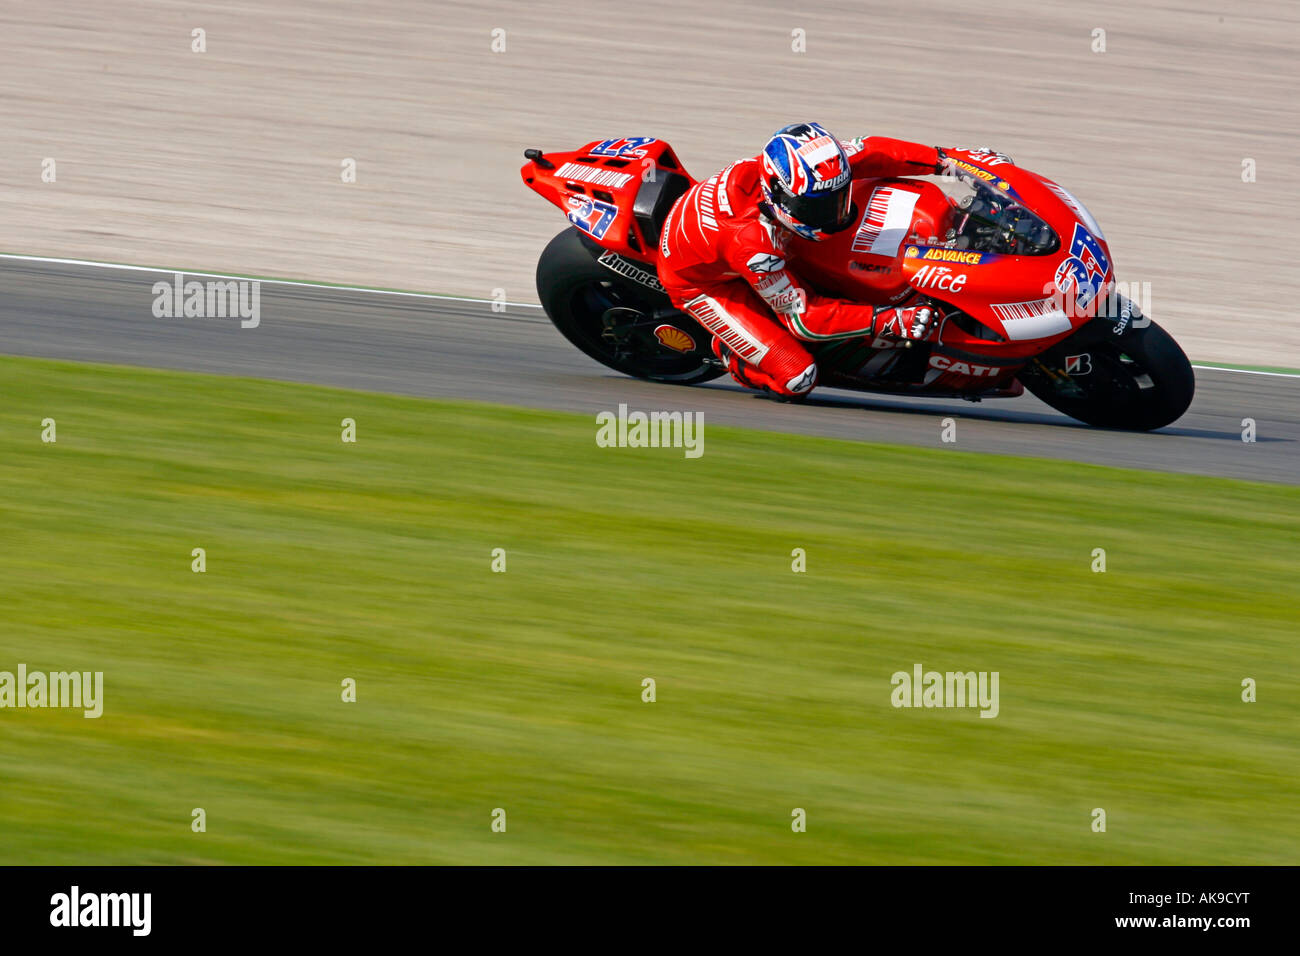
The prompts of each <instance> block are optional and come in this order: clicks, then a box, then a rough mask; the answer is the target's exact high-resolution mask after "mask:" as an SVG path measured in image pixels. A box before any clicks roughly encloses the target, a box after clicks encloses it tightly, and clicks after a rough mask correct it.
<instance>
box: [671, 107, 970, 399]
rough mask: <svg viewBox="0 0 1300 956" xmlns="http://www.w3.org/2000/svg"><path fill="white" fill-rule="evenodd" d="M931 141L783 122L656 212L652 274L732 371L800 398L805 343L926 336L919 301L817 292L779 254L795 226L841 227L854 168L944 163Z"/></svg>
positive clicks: (875, 173)
mask: <svg viewBox="0 0 1300 956" xmlns="http://www.w3.org/2000/svg"><path fill="white" fill-rule="evenodd" d="M950 168H951V167H950V165H949V162H948V160H946V158H945V157H944V155H943V153H942V151H941V150H939V149H938V148H936V147H934V146H922V145H920V144H918V143H909V142H905V141H903V140H897V139H890V138H888V137H883V136H872V137H869V138H865V139H863V138H859V139H855V140H852V141H850V142H841V141H840V140H838V139H836V138H835V137H834V136H832V135H831V134H830V133H828V132H827V131H826V130H825V129H824V128H823V127H822V126H820V125H819V124H817V123H794V124H791V125H789V126H784V127H782V128H781V129H779V130H777V132H776V133H775V134H774V135H773V136H772V138H771V139H770V140H768V142H767V145H766V146H764V147H763V151H762V152H761V153H760V154H759V155H758V156H755V157H753V158H750V159H741V160H738V161H737V162H734V163H732V164H731V165H730V166H727V167H726V168H725V169H723V170H722V171H720V172H718V173H716V174H715V175H714V176H712V177H711V178H709V179H707V180H705V181H703V182H701V183H697V184H696V185H695V186H693V187H691V189H690V190H688V191H687V192H686V193H685V194H684V195H683V196H682V197H681V199H679V200H678V201H677V202H676V203H675V204H674V205H673V208H672V210H671V211H670V212H669V214H668V217H667V218H666V219H665V221H664V226H663V231H662V235H661V238H660V242H659V261H658V272H659V278H660V281H661V282H662V283H663V285H664V288H665V289H666V290H667V291H668V295H669V297H670V298H671V299H672V302H673V305H674V306H676V307H677V308H679V309H682V310H683V311H685V312H688V313H690V315H692V316H693V317H694V318H695V319H696V321H698V322H699V323H700V324H701V325H702V326H704V327H705V328H706V329H708V330H709V331H710V332H712V333H713V352H714V354H715V355H717V357H718V358H719V360H721V361H722V362H723V364H724V365H726V366H727V369H728V370H729V371H730V372H731V375H732V377H733V378H735V379H736V381H738V382H739V383H740V384H741V385H744V386H746V387H749V388H757V389H763V390H765V391H767V392H768V393H769V394H771V395H772V396H773V397H775V398H777V399H778V400H784V401H791V400H798V399H802V398H804V397H806V396H807V395H808V393H809V392H811V391H812V389H813V387H814V386H815V385H816V384H817V363H816V362H815V361H814V360H813V357H812V354H811V353H810V352H809V351H808V349H807V348H805V347H804V345H803V343H804V342H822V341H826V340H829V339H842V338H851V337H856V336H877V335H888V336H892V337H896V338H899V339H911V340H917V341H924V340H925V339H926V338H928V337H929V336H930V335H931V334H932V333H933V331H934V329H933V326H932V320H933V317H934V311H933V310H932V309H931V308H929V307H928V306H927V305H925V304H924V303H918V304H915V305H911V306H900V305H891V306H872V305H863V304H860V303H855V302H849V301H846V300H843V299H836V298H831V297H828V296H823V295H819V294H817V293H816V292H814V291H813V290H811V289H810V288H808V286H807V285H806V284H805V283H804V282H803V281H801V280H800V278H799V277H798V276H797V275H796V274H795V273H794V271H793V270H791V269H790V267H789V266H788V265H787V264H786V261H785V250H786V247H787V244H788V242H789V241H790V238H791V237H792V236H799V237H801V238H803V239H808V240H811V241H813V242H818V241H821V240H822V239H825V238H826V237H827V236H829V235H832V234H834V233H836V232H840V231H842V230H844V229H847V228H848V227H849V226H851V225H852V224H853V222H854V221H855V219H856V218H857V216H856V210H855V209H854V208H853V207H852V198H851V195H850V191H851V187H852V181H853V179H855V178H866V177H888V176H923V175H930V174H935V173H942V172H945V171H946V170H948V169H950Z"/></svg>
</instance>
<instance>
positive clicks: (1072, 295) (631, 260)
mask: <svg viewBox="0 0 1300 956" xmlns="http://www.w3.org/2000/svg"><path fill="white" fill-rule="evenodd" d="M946 153H947V155H948V157H949V158H950V159H951V160H953V165H954V166H955V169H954V172H953V174H952V175H951V176H946V177H943V178H941V179H940V181H939V182H935V181H933V180H929V179H867V180H859V181H857V182H855V183H854V184H853V201H854V204H855V205H856V211H855V214H854V215H855V219H856V218H857V217H860V219H858V220H857V225H856V227H850V228H848V229H846V230H844V231H843V232H840V233H837V234H835V235H833V236H831V237H830V238H828V239H826V240H824V241H822V242H809V241H807V240H804V239H801V238H798V237H792V238H791V240H790V244H789V248H788V258H789V259H790V261H791V263H792V264H793V265H794V267H795V269H796V270H797V271H798V273H799V275H800V276H802V277H803V278H804V280H805V281H806V282H808V283H809V284H810V285H812V286H814V287H815V288H816V289H817V290H818V291H819V292H822V293H823V294H826V295H834V296H838V297H840V298H845V299H852V300H858V301H862V302H869V303H873V304H881V303H892V302H900V301H902V300H904V299H907V298H908V297H910V296H912V295H914V294H916V293H919V294H920V295H922V296H924V297H925V298H926V299H928V300H929V301H930V302H931V303H932V304H933V306H934V308H935V309H936V310H937V312H938V313H939V317H938V318H936V322H937V323H938V332H937V334H936V335H934V336H933V337H932V339H931V340H930V341H929V342H925V343H913V342H910V341H900V340H897V339H892V338H888V337H884V336H881V337H877V338H875V339H871V338H868V337H864V338H858V339H847V340H839V341H833V342H829V343H824V344H817V343H805V345H806V346H807V347H808V348H809V349H810V350H811V351H812V352H813V353H814V354H815V355H816V359H817V365H818V368H819V370H820V374H819V382H820V383H821V384H822V385H826V386H830V387H834V388H845V389H853V390H856V391H872V392H891V393H894V394H907V395H927V396H943V397H959V398H963V399H968V400H971V401H980V400H982V399H984V398H1001V397H1015V396H1018V395H1021V394H1023V392H1024V389H1026V388H1028V389H1029V390H1030V391H1031V392H1032V393H1033V394H1034V395H1036V396H1038V398H1040V399H1042V400H1043V401H1044V402H1046V403H1047V404H1048V405H1051V406H1052V407H1053V408H1055V409H1058V410H1059V411H1062V412H1064V413H1065V414H1067V415H1069V416H1071V417H1073V418H1076V419H1078V420H1079V421H1082V422H1086V423H1087V424H1089V425H1097V426H1103V427H1111V428H1126V429H1135V430H1148V429H1153V428H1161V427H1163V426H1165V425H1168V424H1169V423H1171V422H1173V421H1175V420H1177V419H1178V418H1179V416H1181V415H1182V414H1183V412H1185V411H1186V410H1187V407H1188V405H1190V404H1191V401H1192V394H1193V392H1194V391H1195V387H1196V386H1195V376H1194V375H1193V373H1192V366H1191V363H1190V362H1188V360H1187V356H1186V355H1184V354H1183V351H1182V349H1181V348H1179V346H1178V343H1177V342H1175V341H1174V340H1173V338H1172V337H1171V336H1170V335H1169V334H1168V333H1167V332H1165V331H1164V329H1162V328H1160V327H1159V326H1158V325H1156V324H1155V323H1154V322H1152V321H1151V320H1150V319H1148V318H1147V317H1145V316H1144V315H1143V314H1142V312H1141V310H1140V309H1139V307H1138V305H1137V304H1136V303H1135V302H1133V301H1131V300H1130V299H1128V298H1127V297H1125V296H1123V295H1120V294H1118V293H1117V292H1116V289H1115V280H1114V270H1113V267H1112V259H1111V254H1110V248H1109V246H1108V245H1107V244H1106V239H1105V237H1104V236H1103V235H1102V232H1101V229H1100V227H1099V226H1098V225H1097V223H1096V221H1095V220H1094V219H1093V217H1092V215H1091V214H1090V213H1089V212H1088V210H1087V209H1086V208H1085V207H1084V206H1083V204H1082V203H1080V202H1079V201H1078V200H1077V199H1076V198H1075V197H1074V196H1073V195H1071V194H1070V193H1069V192H1067V191H1066V190H1065V189H1063V188H1062V187H1061V186H1059V185H1057V184H1056V183H1054V182H1052V181H1051V180H1050V179H1047V178H1046V177H1043V176H1040V175H1038V174H1037V173H1033V172H1030V171H1029V170H1027V169H1024V168H1022V167H1019V166H1016V165H1014V164H1013V163H1012V162H1011V161H1010V160H1009V159H1007V158H1006V157H1005V156H1002V155H1001V154H1000V153H994V152H988V151H981V150H968V149H953V150H946ZM524 156H525V158H526V159H527V160H528V162H527V163H525V165H524V167H523V169H522V170H521V174H522V176H523V179H524V182H525V183H526V184H527V185H528V186H529V187H531V188H532V189H533V190H535V191H536V192H538V193H540V194H541V195H542V196H544V197H545V198H546V199H548V200H550V201H551V202H552V203H554V204H555V205H556V206H558V207H559V208H560V209H562V210H564V212H565V213H567V215H568V218H569V222H570V223H571V226H570V228H569V229H566V230H565V231H564V232H562V233H560V234H559V235H558V236H556V237H555V238H554V239H552V240H551V242H550V244H549V245H548V246H547V247H546V249H545V251H544V252H543V253H542V257H541V260H540V261H539V262H538V265H537V291H538V295H539V296H540V297H541V302H542V306H543V308H544V309H545V310H546V314H547V315H548V316H549V317H550V319H551V321H552V322H553V323H554V324H555V326H556V328H558V329H559V330H560V332H561V333H562V334H563V335H564V336H565V338H567V339H568V340H569V341H570V342H572V343H573V344H574V345H576V346H577V347H578V348H580V349H581V350H582V351H584V352H586V353H587V354H588V355H590V356H591V357H592V358H594V359H596V360H597V361H598V362H602V363H604V364H605V365H607V366H609V367H610V368H613V369H616V370H618V371H620V372H624V373H626V374H628V375H633V376H636V377H638V378H646V379H652V380H654V381H660V382H674V383H678V384H694V383H697V382H704V381H708V380H709V379H712V378H716V377H717V376H719V375H721V374H723V369H722V368H721V366H720V363H719V362H718V361H717V360H716V359H715V358H714V356H713V353H712V351H711V349H710V347H709V343H710V333H709V332H707V331H706V330H705V329H704V328H702V327H701V326H700V325H698V324H697V323H696V322H695V320H694V319H692V318H691V317H690V316H688V315H686V314H685V313H683V312H681V311H679V310H677V309H675V308H673V306H672V304H671V303H670V302H669V300H668V297H667V295H666V294H665V293H664V290H663V287H662V285H660V283H659V278H658V275H657V274H656V270H655V261H656V253H657V246H658V241H659V231H660V228H661V227H662V225H663V222H664V219H665V218H666V217H667V215H668V211H669V210H670V209H671V208H672V205H673V203H674V202H676V201H677V199H679V198H680V197H681V196H682V194H683V193H685V192H686V191H687V190H688V189H689V188H690V187H691V186H693V185H694V184H695V181H694V180H693V179H692V178H691V177H690V175H689V174H688V173H687V172H686V170H685V169H684V168H683V167H682V164H681V162H680V161H679V160H678V158H677V155H676V154H675V153H674V152H673V149H672V147H671V146H669V145H668V144H667V143H666V142H663V141H662V140H657V139H653V138H650V137H630V138H625V139H615V140H604V141H601V142H593V143H589V144H588V145H586V146H584V147H583V148H582V149H578V150H574V151H572V152H566V153H550V154H543V153H542V152H541V150H537V149H529V150H525V152H524ZM944 180H947V181H944Z"/></svg>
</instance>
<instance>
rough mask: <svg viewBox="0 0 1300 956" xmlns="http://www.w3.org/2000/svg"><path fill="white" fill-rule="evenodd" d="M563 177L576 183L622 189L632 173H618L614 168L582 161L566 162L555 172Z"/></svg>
mask: <svg viewBox="0 0 1300 956" xmlns="http://www.w3.org/2000/svg"><path fill="white" fill-rule="evenodd" d="M555 175H557V176H559V177H560V178H561V179H567V180H569V181H570V182H575V183H591V184H592V185H593V186H609V187H610V188H611V189H620V188H622V187H623V186H624V185H626V183H627V181H628V180H629V179H631V178H632V174H631V173H616V172H614V171H613V170H612V169H596V168H594V167H591V166H586V165H584V164H582V163H565V164H564V165H563V166H561V167H560V169H559V171H558V172H557V173H556V174H555Z"/></svg>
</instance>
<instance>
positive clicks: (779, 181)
mask: <svg viewBox="0 0 1300 956" xmlns="http://www.w3.org/2000/svg"><path fill="white" fill-rule="evenodd" d="M761 159H762V162H763V176H762V186H763V198H764V199H765V200H766V201H767V204H768V206H769V207H770V208H771V210H772V215H773V216H775V217H776V219H777V221H778V222H780V223H781V225H783V226H785V227H786V228H787V229H789V230H791V231H792V232H794V233H796V234H797V235H800V236H803V237H804V238H805V239H811V240H813V241H814V242H819V241H821V240H822V239H825V238H826V237H827V236H829V235H831V234H832V233H836V232H840V231H841V230H843V229H846V228H847V227H848V226H849V224H850V223H851V222H852V221H853V209H852V206H853V200H852V195H851V187H852V173H851V172H850V169H849V156H848V154H847V153H846V152H845V151H844V147H843V146H841V145H840V141H839V140H838V139H836V138H835V137H834V136H832V135H831V134H830V133H828V132H827V131H826V129H825V128H824V127H823V126H822V125H821V124H819V123H792V124H791V125H789V126H783V127H782V128H781V129H779V130H777V131H776V132H775V133H774V134H772V138H771V139H769V140H768V141H767V145H766V146H764V147H763V154H762V156H761Z"/></svg>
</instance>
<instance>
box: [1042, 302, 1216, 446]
mask: <svg viewBox="0 0 1300 956" xmlns="http://www.w3.org/2000/svg"><path fill="white" fill-rule="evenodd" d="M1019 378H1020V381H1021V382H1023V383H1024V386H1025V388H1027V389H1029V391H1031V392H1032V393H1033V394H1034V395H1036V396H1037V397H1038V398H1039V399H1041V400H1042V401H1044V402H1046V403H1047V404H1048V405H1051V406H1052V407H1053V408H1055V409H1056V410H1057V411H1059V412H1064V413H1065V414H1067V415H1069V416H1070V417H1071V418H1077V419H1078V420H1079V421H1081V422H1084V423H1086V424H1088V425H1096V426H1098V427H1101V428H1123V429H1128V430H1131V431H1151V430H1152V429H1155V428H1163V427H1164V426H1166V425H1168V424H1170V423H1171V422H1174V421H1177V420H1178V419H1179V418H1180V417H1181V416H1182V414H1183V412H1185V411H1187V407H1188V406H1189V405H1191V403H1192V395H1193V394H1194V393H1195V391H1196V376H1195V375H1194V374H1193V372H1192V363H1191V362H1189V361H1188V360H1187V356H1186V355H1184V354H1183V350H1182V349H1181V348H1179V346H1178V343H1177V342H1175V341H1174V339H1173V336H1171V335H1170V334H1169V333H1168V332H1166V331H1165V330H1164V329H1162V328H1161V327H1160V326H1158V325H1156V324H1155V323H1154V322H1148V323H1147V324H1146V325H1143V326H1141V327H1130V328H1129V329H1128V330H1127V332H1126V333H1125V334H1123V335H1118V336H1117V335H1115V334H1114V333H1113V332H1112V331H1111V326H1110V325H1109V323H1103V324H1098V325H1097V326H1095V327H1089V326H1085V327H1084V329H1082V330H1081V331H1080V333H1078V334H1076V335H1074V336H1071V337H1070V338H1068V339H1066V340H1065V341H1064V342H1062V343H1060V344H1059V345H1056V346H1053V347H1052V348H1051V349H1049V350H1048V351H1046V352H1044V353H1043V354H1042V355H1040V356H1038V357H1037V358H1035V359H1034V360H1033V361H1032V362H1030V363H1029V365H1028V366H1026V367H1025V369H1024V371H1022V372H1021V373H1020V376H1019Z"/></svg>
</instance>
